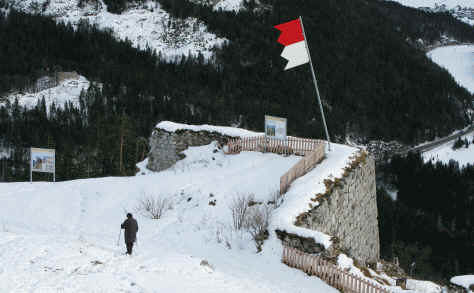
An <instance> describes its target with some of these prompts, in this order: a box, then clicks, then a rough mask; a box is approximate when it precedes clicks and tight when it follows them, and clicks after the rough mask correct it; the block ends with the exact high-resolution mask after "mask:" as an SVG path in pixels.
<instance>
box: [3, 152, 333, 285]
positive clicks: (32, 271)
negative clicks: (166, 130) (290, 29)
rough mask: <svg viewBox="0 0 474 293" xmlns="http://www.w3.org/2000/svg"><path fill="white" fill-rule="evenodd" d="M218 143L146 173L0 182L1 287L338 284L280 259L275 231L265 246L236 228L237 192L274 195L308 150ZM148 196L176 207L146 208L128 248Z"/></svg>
mask: <svg viewBox="0 0 474 293" xmlns="http://www.w3.org/2000/svg"><path fill="white" fill-rule="evenodd" d="M214 149H215V146H214V145H209V146H204V147H196V148H190V149H189V150H187V151H186V156H187V157H186V159H184V160H183V161H180V162H179V163H178V164H177V165H176V166H175V167H174V168H172V169H171V170H168V171H164V172H160V173H153V174H148V175H142V176H137V177H128V178H126V177H124V178H113V177H109V178H98V179H88V180H76V181H68V182H60V183H46V182H34V183H33V184H30V183H8V184H6V183H2V184H0V258H1V260H2V266H1V268H0V292H120V291H124V292H219V293H221V292H244V291H245V292H249V293H250V292H255V293H257V292H258V293H262V292H295V288H298V289H297V292H315V291H317V292H337V291H336V290H335V289H332V288H331V287H329V286H328V285H326V284H325V283H323V282H322V281H320V280H319V279H317V278H315V277H308V276H307V275H306V274H305V273H303V272H301V271H298V270H294V269H291V268H289V267H286V266H285V265H283V264H281V262H280V256H281V249H282V247H281V244H279V241H277V240H276V239H273V240H269V243H268V246H267V245H266V246H265V248H264V251H263V253H260V254H256V252H255V251H256V249H255V246H254V244H253V242H252V240H250V236H249V235H248V234H247V233H246V232H240V231H235V230H233V229H232V228H231V223H232V215H231V212H230V209H229V205H230V203H231V202H232V200H233V199H234V197H235V196H236V195H238V194H244V195H245V194H249V193H253V194H254V195H255V199H256V200H257V201H263V202H266V201H267V200H270V199H271V196H272V193H274V192H275V190H278V187H279V177H280V176H281V175H282V174H283V173H284V172H286V171H287V170H288V169H289V168H290V167H291V166H292V165H293V164H294V163H295V162H296V161H297V160H299V158H298V157H293V156H290V157H282V156H278V155H275V154H261V153H250V152H244V153H242V154H240V155H235V156H225V155H224V154H222V153H220V152H218V153H214V152H213V151H214ZM145 195H148V196H152V195H153V196H161V197H166V198H167V199H168V200H169V208H168V209H167V210H166V213H165V215H164V216H163V218H162V219H160V220H151V219H148V218H146V217H143V216H140V215H137V218H138V223H139V227H140V230H139V233H138V244H137V247H136V254H135V255H133V256H132V257H128V256H125V255H122V253H123V252H124V244H123V237H122V239H121V240H120V247H117V240H118V237H119V227H120V223H121V222H122V221H123V220H124V212H125V211H132V212H134V211H135V207H136V206H137V204H138V199H140V198H141V197H143V196H145ZM212 201H215V205H211V204H209V203H210V202H212ZM202 260H207V261H208V262H209V264H210V265H211V267H208V266H201V265H200V263H201V261H202Z"/></svg>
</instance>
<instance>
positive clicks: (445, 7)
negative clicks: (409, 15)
mask: <svg viewBox="0 0 474 293" xmlns="http://www.w3.org/2000/svg"><path fill="white" fill-rule="evenodd" d="M390 1H395V2H398V3H400V4H402V5H404V6H408V7H414V8H420V9H423V10H427V11H432V12H449V13H451V14H452V15H453V16H455V17H456V18H458V19H459V20H461V21H463V22H465V23H467V24H470V25H473V26H474V2H473V1H471V0H390Z"/></svg>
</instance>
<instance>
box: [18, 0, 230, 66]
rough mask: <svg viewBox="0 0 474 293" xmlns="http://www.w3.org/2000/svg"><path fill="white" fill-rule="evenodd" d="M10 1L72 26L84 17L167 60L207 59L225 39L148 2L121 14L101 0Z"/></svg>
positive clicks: (200, 24) (23, 8)
mask: <svg viewBox="0 0 474 293" xmlns="http://www.w3.org/2000/svg"><path fill="white" fill-rule="evenodd" d="M10 3H11V4H12V7H14V8H15V9H18V10H21V11H24V12H27V13H41V14H44V15H48V16H52V17H54V18H55V19H56V20H57V21H62V22H66V23H71V24H73V25H77V24H78V23H79V21H81V20H87V21H89V23H91V24H97V25H98V26H99V27H100V28H102V29H110V30H111V31H112V32H113V33H114V35H115V36H116V37H117V38H118V39H121V40H125V39H128V40H130V41H131V42H132V45H133V46H134V47H136V48H141V49H144V48H146V47H149V48H151V49H154V50H156V51H157V53H158V52H161V54H162V56H163V57H166V58H169V59H174V58H176V57H179V56H181V55H183V54H184V55H188V54H193V55H197V54H198V53H201V54H203V55H204V57H205V58H210V57H211V56H212V54H213V52H212V51H213V48H214V47H215V46H221V45H222V44H224V43H225V42H226V40H225V39H223V38H219V37H217V36H216V35H214V34H212V33H210V32H208V30H207V28H206V26H205V24H204V23H203V22H201V21H199V20H197V19H195V18H187V19H186V20H179V19H175V18H173V17H171V16H170V15H169V14H168V13H167V12H166V11H164V10H163V9H161V8H160V5H159V4H158V3H157V2H152V1H148V2H146V3H145V4H143V5H141V6H139V7H134V8H130V9H128V10H126V11H125V12H123V13H122V14H112V13H109V12H108V11H107V7H106V5H105V4H104V3H103V1H101V0H99V1H98V2H97V3H94V2H90V3H89V2H86V3H89V4H85V5H84V7H79V6H78V4H79V0H10ZM48 3H49V4H48Z"/></svg>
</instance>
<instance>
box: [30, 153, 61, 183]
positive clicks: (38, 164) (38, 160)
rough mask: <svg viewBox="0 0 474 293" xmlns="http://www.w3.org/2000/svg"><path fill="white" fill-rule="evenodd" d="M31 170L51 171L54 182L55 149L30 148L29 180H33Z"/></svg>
mask: <svg viewBox="0 0 474 293" xmlns="http://www.w3.org/2000/svg"><path fill="white" fill-rule="evenodd" d="M33 172H41V173H53V181H54V182H56V151H55V150H54V149H41V148H30V182H33Z"/></svg>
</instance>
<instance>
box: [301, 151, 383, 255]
mask: <svg viewBox="0 0 474 293" xmlns="http://www.w3.org/2000/svg"><path fill="white" fill-rule="evenodd" d="M376 192H377V191H376V185H375V162H374V159H373V158H372V157H369V156H367V157H365V160H364V161H362V162H360V163H359V165H358V166H357V167H355V168H354V169H353V170H352V171H351V172H350V173H349V174H347V177H344V179H343V180H341V183H340V185H338V186H336V187H334V188H333V190H332V193H331V195H330V196H328V197H327V198H326V199H325V200H322V202H321V203H320V205H319V206H317V207H315V208H313V209H312V210H310V211H309V212H308V213H307V217H305V218H304V219H303V220H302V221H300V223H299V225H300V226H302V227H305V228H308V229H312V230H317V231H320V232H323V233H326V234H328V235H331V236H335V237H336V238H337V241H338V246H339V248H340V249H341V250H343V251H346V252H347V253H348V254H349V255H350V256H352V257H354V258H357V259H359V260H360V261H362V262H373V261H377V260H378V259H379V257H380V244H379V228H378V219H377V218H378V215H377V197H376Z"/></svg>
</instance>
